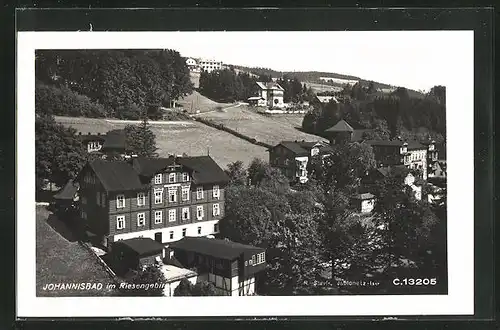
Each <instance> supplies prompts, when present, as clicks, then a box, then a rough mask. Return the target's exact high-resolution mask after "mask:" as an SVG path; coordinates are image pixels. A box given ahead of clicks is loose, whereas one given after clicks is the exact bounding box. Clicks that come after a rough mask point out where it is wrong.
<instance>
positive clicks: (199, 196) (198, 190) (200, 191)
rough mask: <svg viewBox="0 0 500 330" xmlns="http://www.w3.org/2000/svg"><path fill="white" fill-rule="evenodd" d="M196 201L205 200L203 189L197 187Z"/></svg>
mask: <svg viewBox="0 0 500 330" xmlns="http://www.w3.org/2000/svg"><path fill="white" fill-rule="evenodd" d="M196 199H203V187H196Z"/></svg>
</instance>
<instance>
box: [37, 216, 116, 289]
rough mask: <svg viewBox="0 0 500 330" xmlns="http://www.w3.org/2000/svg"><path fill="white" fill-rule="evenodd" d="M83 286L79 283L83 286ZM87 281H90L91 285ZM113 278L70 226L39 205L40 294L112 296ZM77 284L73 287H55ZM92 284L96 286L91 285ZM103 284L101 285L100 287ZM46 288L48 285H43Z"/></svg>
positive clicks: (38, 257)
mask: <svg viewBox="0 0 500 330" xmlns="http://www.w3.org/2000/svg"><path fill="white" fill-rule="evenodd" d="M82 283H83V284H84V285H83V286H84V289H81V288H79V287H77V286H76V285H79V286H82ZM87 283H90V287H91V288H89V289H87V288H86V287H87V286H88V285H87ZM110 283H113V280H112V279H111V277H110V276H109V274H108V273H107V272H106V270H105V269H104V268H103V266H102V265H100V264H99V263H98V261H97V260H96V259H95V257H94V256H93V255H92V254H91V253H90V252H89V251H88V250H86V249H85V248H84V247H82V246H81V245H80V244H79V243H78V241H77V240H76V239H75V236H74V234H73V233H72V232H71V230H70V229H69V228H68V226H67V225H66V224H65V223H64V222H63V221H61V220H60V219H57V217H55V215H53V214H52V213H51V212H49V211H48V210H46V209H45V207H43V206H37V209H36V294H37V296H41V297H47V296H57V297H58V296H66V297H68V296H112V295H116V294H117V293H116V292H115V291H114V290H109V289H107V288H106V286H107V284H110ZM57 284H59V285H61V284H64V285H66V284H74V285H75V286H73V288H71V289H55V288H54V287H55V286H56V285H57ZM92 286H93V288H92ZM100 286H102V288H100V289H99V287H100ZM44 288H45V289H44Z"/></svg>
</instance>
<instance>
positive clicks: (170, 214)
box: [168, 209, 177, 222]
mask: <svg viewBox="0 0 500 330" xmlns="http://www.w3.org/2000/svg"><path fill="white" fill-rule="evenodd" d="M175 218H177V212H176V210H175V209H174V210H168V221H169V222H174V221H175Z"/></svg>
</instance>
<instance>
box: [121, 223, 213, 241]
mask: <svg viewBox="0 0 500 330" xmlns="http://www.w3.org/2000/svg"><path fill="white" fill-rule="evenodd" d="M217 223H219V220H212V221H200V222H198V223H196V222H195V223H189V224H185V225H181V226H174V227H166V228H158V229H152V230H143V231H138V232H133V233H125V234H119V235H115V237H114V240H115V241H118V240H126V239H131V238H136V237H146V238H151V239H153V240H154V239H155V234H156V233H159V232H161V233H162V240H163V242H162V243H170V242H175V241H178V240H180V239H182V237H183V236H182V230H183V229H186V236H195V237H196V236H198V237H201V236H207V235H213V234H217V233H216V232H214V225H215V224H217ZM198 227H201V234H198ZM171 231H173V232H174V238H173V239H170V232H171Z"/></svg>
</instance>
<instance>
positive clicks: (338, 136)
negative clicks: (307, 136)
mask: <svg viewBox="0 0 500 330" xmlns="http://www.w3.org/2000/svg"><path fill="white" fill-rule="evenodd" d="M353 132H354V128H352V126H351V125H349V124H348V123H347V122H346V121H345V120H343V119H342V120H340V121H339V122H338V123H336V124H335V125H334V126H332V127H330V128H329V129H327V130H325V134H326V135H327V136H328V139H329V140H330V144H331V145H335V144H343V143H347V142H349V141H351V137H352V133H353Z"/></svg>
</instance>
